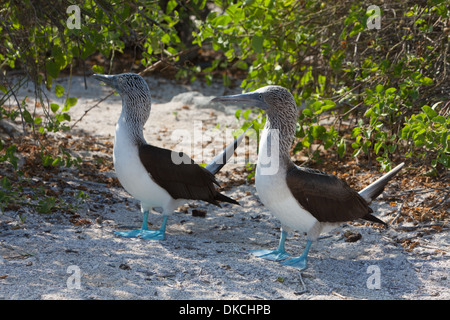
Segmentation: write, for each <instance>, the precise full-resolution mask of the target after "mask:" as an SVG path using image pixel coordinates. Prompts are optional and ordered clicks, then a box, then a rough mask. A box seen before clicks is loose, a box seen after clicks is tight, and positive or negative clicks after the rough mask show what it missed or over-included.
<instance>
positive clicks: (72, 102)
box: [63, 97, 78, 112]
mask: <svg viewBox="0 0 450 320" xmlns="http://www.w3.org/2000/svg"><path fill="white" fill-rule="evenodd" d="M77 102H78V99H77V98H75V97H70V98H67V100H66V103H65V104H64V109H63V112H64V111H68V110H69V109H70V108H71V107H73V106H74V105H76V104H77Z"/></svg>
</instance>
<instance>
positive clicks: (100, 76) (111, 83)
mask: <svg viewBox="0 0 450 320" xmlns="http://www.w3.org/2000/svg"><path fill="white" fill-rule="evenodd" d="M92 77H93V78H94V79H96V80H99V81H103V82H104V83H106V84H107V85H109V86H111V87H113V88H114V75H106V74H94V75H92Z"/></svg>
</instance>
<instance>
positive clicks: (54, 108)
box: [50, 103, 59, 113]
mask: <svg viewBox="0 0 450 320" xmlns="http://www.w3.org/2000/svg"><path fill="white" fill-rule="evenodd" d="M50 109H51V110H52V112H53V113H56V111H58V109H59V104H56V103H51V104H50Z"/></svg>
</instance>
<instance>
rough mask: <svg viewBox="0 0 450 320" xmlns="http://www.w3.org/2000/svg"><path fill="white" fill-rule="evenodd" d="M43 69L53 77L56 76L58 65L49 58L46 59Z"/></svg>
mask: <svg viewBox="0 0 450 320" xmlns="http://www.w3.org/2000/svg"><path fill="white" fill-rule="evenodd" d="M45 70H47V73H48V74H49V75H50V76H51V77H52V78H54V79H56V78H58V75H59V66H58V65H57V64H56V63H55V62H53V61H51V60H49V61H47V63H46V64H45Z"/></svg>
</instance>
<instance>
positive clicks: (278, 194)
mask: <svg viewBox="0 0 450 320" xmlns="http://www.w3.org/2000/svg"><path fill="white" fill-rule="evenodd" d="M212 101H214V102H222V103H233V104H235V105H241V106H249V107H251V106H256V107H259V108H260V109H263V110H265V112H266V116H267V121H266V125H265V127H264V130H263V132H262V134H261V138H260V144H259V153H258V161H257V164H256V173H255V185H256V190H257V192H258V195H259V198H260V199H261V202H262V203H263V204H264V205H265V206H266V207H267V208H268V209H269V210H270V211H271V213H272V214H273V215H274V216H276V217H277V218H278V219H279V220H280V222H281V226H282V228H281V237H280V241H279V245H278V248H277V249H275V250H268V249H262V250H254V251H253V252H252V253H253V254H254V255H256V256H258V257H261V258H265V259H268V260H273V261H282V264H283V265H286V266H291V267H295V268H297V269H300V270H304V269H306V268H307V258H308V253H309V250H310V247H311V244H312V243H313V242H314V241H316V240H317V239H318V238H319V235H320V234H321V233H322V232H327V231H330V230H332V229H333V228H335V227H337V226H339V225H340V224H342V223H344V222H346V221H351V220H355V219H363V220H367V221H371V222H375V223H380V224H383V225H386V223H385V222H383V221H381V220H380V219H378V218H377V217H375V216H374V215H372V212H373V210H372V209H371V208H370V207H369V204H370V203H371V202H372V201H373V200H374V199H375V198H376V197H378V196H379V195H380V194H381V193H382V192H383V189H384V187H385V186H386V184H387V183H388V182H389V180H390V179H392V177H393V176H395V175H396V174H397V173H398V172H399V171H400V169H401V168H402V167H403V165H404V163H401V164H400V165H398V166H396V167H395V168H394V169H392V170H391V171H390V172H388V173H387V174H385V175H384V176H382V177H381V178H379V179H378V180H376V181H375V182H373V183H372V184H370V185H369V186H368V187H366V188H365V189H363V190H362V191H360V192H357V191H355V190H353V189H352V188H350V187H349V186H348V184H347V183H346V182H345V181H343V180H340V179H339V178H337V177H336V176H335V175H332V174H327V173H324V172H321V171H319V170H313V169H308V168H304V167H299V166H297V165H295V163H294V162H292V161H291V159H290V149H291V145H292V142H293V139H294V135H295V131H296V124H297V118H298V114H297V113H298V109H297V104H296V102H295V99H294V97H293V96H292V94H291V93H290V92H289V90H287V89H286V88H284V87H281V86H266V87H263V88H260V89H258V90H256V91H253V92H249V93H244V94H238V95H232V96H223V97H217V98H214V99H213V100H212ZM290 231H298V232H304V233H306V234H307V242H306V246H305V249H304V251H303V253H302V254H301V255H300V256H299V257H294V258H290V255H289V254H288V253H287V252H286V250H285V241H286V236H287V234H288V232H290Z"/></svg>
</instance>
